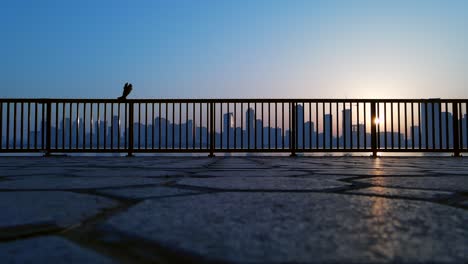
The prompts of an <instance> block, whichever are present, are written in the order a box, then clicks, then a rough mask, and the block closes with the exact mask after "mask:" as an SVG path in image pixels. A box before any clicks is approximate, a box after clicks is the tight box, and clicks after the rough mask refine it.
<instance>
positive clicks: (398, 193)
mask: <svg viewBox="0 0 468 264" xmlns="http://www.w3.org/2000/svg"><path fill="white" fill-rule="evenodd" d="M347 193H355V194H369V195H378V196H394V197H408V198H416V199H428V200H431V199H441V198H447V197H449V196H451V195H453V194H454V193H453V192H443V191H426V190H412V189H398V188H386V187H369V188H362V189H356V190H351V191H347Z"/></svg>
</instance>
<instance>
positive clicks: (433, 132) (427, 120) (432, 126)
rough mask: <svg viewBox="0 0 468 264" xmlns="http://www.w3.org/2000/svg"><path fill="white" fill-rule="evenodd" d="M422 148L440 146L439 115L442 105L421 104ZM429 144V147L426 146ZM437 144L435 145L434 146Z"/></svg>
mask: <svg viewBox="0 0 468 264" xmlns="http://www.w3.org/2000/svg"><path fill="white" fill-rule="evenodd" d="M420 111H421V146H422V147H423V148H425V147H428V148H435V147H438V146H440V137H439V136H440V127H439V113H440V103H433V102H429V103H421V108H420ZM426 142H427V146H426ZM434 143H435V145H434Z"/></svg>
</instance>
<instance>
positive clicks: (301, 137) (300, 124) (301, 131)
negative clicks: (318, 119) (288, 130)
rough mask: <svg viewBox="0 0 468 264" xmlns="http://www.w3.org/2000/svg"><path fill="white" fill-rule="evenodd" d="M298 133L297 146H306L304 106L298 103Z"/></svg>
mask: <svg viewBox="0 0 468 264" xmlns="http://www.w3.org/2000/svg"><path fill="white" fill-rule="evenodd" d="M296 117H297V122H296V129H297V131H296V135H297V139H296V142H297V148H303V147H304V106H303V105H300V104H297V105H296Z"/></svg>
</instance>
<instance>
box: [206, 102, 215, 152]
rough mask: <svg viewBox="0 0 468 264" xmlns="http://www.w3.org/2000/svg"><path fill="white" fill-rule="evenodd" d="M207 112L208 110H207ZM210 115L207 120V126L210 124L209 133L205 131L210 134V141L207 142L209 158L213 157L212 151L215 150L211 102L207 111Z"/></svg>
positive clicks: (212, 104) (212, 103)
mask: <svg viewBox="0 0 468 264" xmlns="http://www.w3.org/2000/svg"><path fill="white" fill-rule="evenodd" d="M207 111H208V109H207ZM208 112H209V113H210V118H209V119H208V120H207V121H209V124H210V127H209V131H207V133H210V141H209V144H210V154H209V155H208V156H209V157H214V150H215V146H214V144H215V127H214V119H215V117H214V102H211V103H210V109H209V111H208Z"/></svg>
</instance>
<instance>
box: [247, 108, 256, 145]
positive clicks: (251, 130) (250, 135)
mask: <svg viewBox="0 0 468 264" xmlns="http://www.w3.org/2000/svg"><path fill="white" fill-rule="evenodd" d="M245 130H246V135H247V137H246V139H245V146H248V147H249V148H254V147H255V145H254V144H255V111H254V110H253V109H252V108H249V109H247V111H246V112H245Z"/></svg>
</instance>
